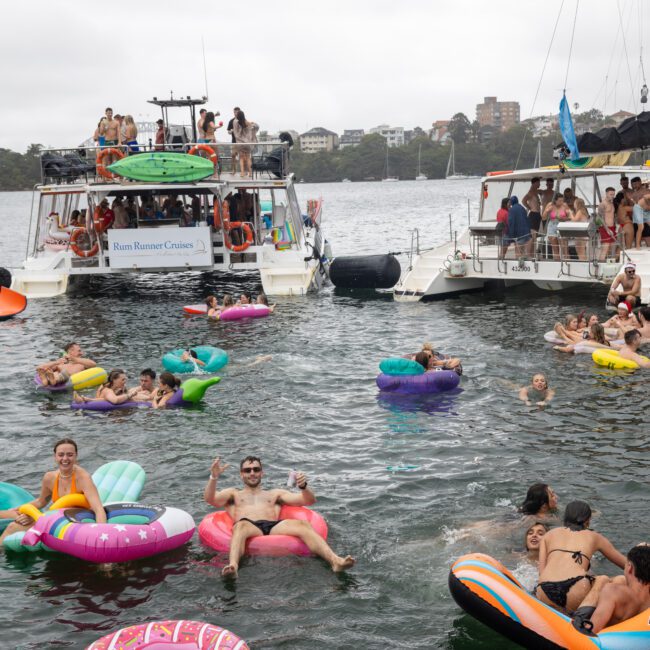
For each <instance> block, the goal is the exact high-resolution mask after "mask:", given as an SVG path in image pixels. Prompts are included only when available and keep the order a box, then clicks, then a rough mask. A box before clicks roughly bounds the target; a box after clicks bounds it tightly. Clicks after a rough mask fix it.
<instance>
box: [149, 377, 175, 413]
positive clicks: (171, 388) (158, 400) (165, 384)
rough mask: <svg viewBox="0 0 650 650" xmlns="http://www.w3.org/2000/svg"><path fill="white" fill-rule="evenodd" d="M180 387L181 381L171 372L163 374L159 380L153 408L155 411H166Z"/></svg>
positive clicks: (152, 403)
mask: <svg viewBox="0 0 650 650" xmlns="http://www.w3.org/2000/svg"><path fill="white" fill-rule="evenodd" d="M180 385H181V380H180V379H178V377H175V376H174V375H172V373H171V372H163V373H161V374H160V377H159V378H158V390H157V391H156V392H155V394H154V397H153V400H152V402H151V406H153V407H154V408H155V409H164V408H165V406H166V405H167V402H168V401H169V400H170V399H171V396H172V395H173V394H174V393H175V392H176V390H177V389H178V387H179V386H180Z"/></svg>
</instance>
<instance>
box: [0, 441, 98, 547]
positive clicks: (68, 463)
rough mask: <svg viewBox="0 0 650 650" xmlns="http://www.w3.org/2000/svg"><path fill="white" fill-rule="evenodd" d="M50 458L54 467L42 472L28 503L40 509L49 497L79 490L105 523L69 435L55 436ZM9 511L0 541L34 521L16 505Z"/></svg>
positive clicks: (54, 498) (77, 492)
mask: <svg viewBox="0 0 650 650" xmlns="http://www.w3.org/2000/svg"><path fill="white" fill-rule="evenodd" d="M54 462H55V463H56V465H57V468H58V469H57V470H56V471H54V472H46V473H45V476H43V481H42V483H41V494H40V496H39V497H38V498H37V499H34V500H33V501H30V503H31V504H32V505H33V506H35V507H36V508H38V509H39V510H42V509H43V508H44V507H45V506H46V505H47V504H48V503H49V502H50V501H51V502H52V503H54V502H55V501H56V500H57V499H59V498H60V497H63V496H66V495H68V494H83V495H84V496H85V497H86V499H87V500H88V503H89V504H90V509H91V510H92V511H93V512H94V513H95V517H96V521H97V523H98V524H105V523H106V512H105V510H104V506H103V505H102V502H101V500H100V498H99V494H98V492H97V488H96V487H95V484H94V483H93V480H92V478H91V476H90V474H89V473H88V472H87V471H86V470H85V469H83V468H81V467H79V465H77V443H76V442H75V441H74V440H71V439H70V438H63V439H62V440H59V441H58V442H57V443H56V444H55V445H54ZM11 513H12V515H15V517H16V519H15V521H14V522H13V523H11V524H9V525H8V526H7V528H6V529H5V531H4V533H3V534H2V536H1V537H0V544H1V543H2V540H3V539H4V538H5V537H6V536H7V535H11V534H12V533H17V532H18V531H20V530H27V529H28V528H31V526H33V525H34V520H33V519H32V518H31V517H29V516H28V515H24V514H22V513H19V512H18V510H17V509H12V511H11Z"/></svg>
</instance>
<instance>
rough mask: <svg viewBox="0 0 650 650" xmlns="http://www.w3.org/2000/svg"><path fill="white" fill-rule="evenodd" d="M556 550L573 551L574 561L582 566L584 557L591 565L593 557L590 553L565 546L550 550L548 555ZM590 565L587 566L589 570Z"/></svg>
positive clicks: (562, 551)
mask: <svg viewBox="0 0 650 650" xmlns="http://www.w3.org/2000/svg"><path fill="white" fill-rule="evenodd" d="M555 551H560V553H571V557H572V558H573V561H574V562H575V563H576V564H579V565H580V566H582V558H585V559H586V560H587V562H588V563H589V566H591V558H590V557H589V556H588V555H585V554H584V553H583V552H582V551H567V550H566V549H564V548H554V549H553V550H552V551H549V552H548V555H550V554H551V553H553V552H555ZM589 566H588V567H587V571H589Z"/></svg>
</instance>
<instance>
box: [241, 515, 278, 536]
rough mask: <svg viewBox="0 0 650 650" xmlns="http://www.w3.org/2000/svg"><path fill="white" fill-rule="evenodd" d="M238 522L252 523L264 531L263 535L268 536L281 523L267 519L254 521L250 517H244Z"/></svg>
mask: <svg viewBox="0 0 650 650" xmlns="http://www.w3.org/2000/svg"><path fill="white" fill-rule="evenodd" d="M238 521H250V522H251V524H253V525H254V526H257V527H258V528H259V529H260V530H261V531H262V535H268V534H269V533H270V532H271V529H272V528H273V527H274V526H276V525H277V524H279V523H280V522H279V521H269V520H267V519H258V520H257V521H253V520H252V519H249V518H248V517H242V518H241V519H239V520H238Z"/></svg>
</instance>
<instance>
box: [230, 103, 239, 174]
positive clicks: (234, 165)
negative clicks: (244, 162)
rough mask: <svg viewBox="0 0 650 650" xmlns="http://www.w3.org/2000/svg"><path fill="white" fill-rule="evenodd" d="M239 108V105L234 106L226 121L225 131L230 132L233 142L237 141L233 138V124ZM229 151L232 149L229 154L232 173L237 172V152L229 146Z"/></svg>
mask: <svg viewBox="0 0 650 650" xmlns="http://www.w3.org/2000/svg"><path fill="white" fill-rule="evenodd" d="M240 110H241V109H240V108H239V106H235V108H233V109H232V113H233V118H232V119H231V120H230V121H229V122H228V126H227V131H228V133H230V137H231V138H232V141H233V143H235V142H237V140H236V139H235V132H234V131H233V124H234V122H235V118H236V117H237V114H238V113H239V111H240ZM231 151H232V154H231V157H232V173H233V174H235V173H237V152H236V151H235V148H234V147H232V148H231Z"/></svg>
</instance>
